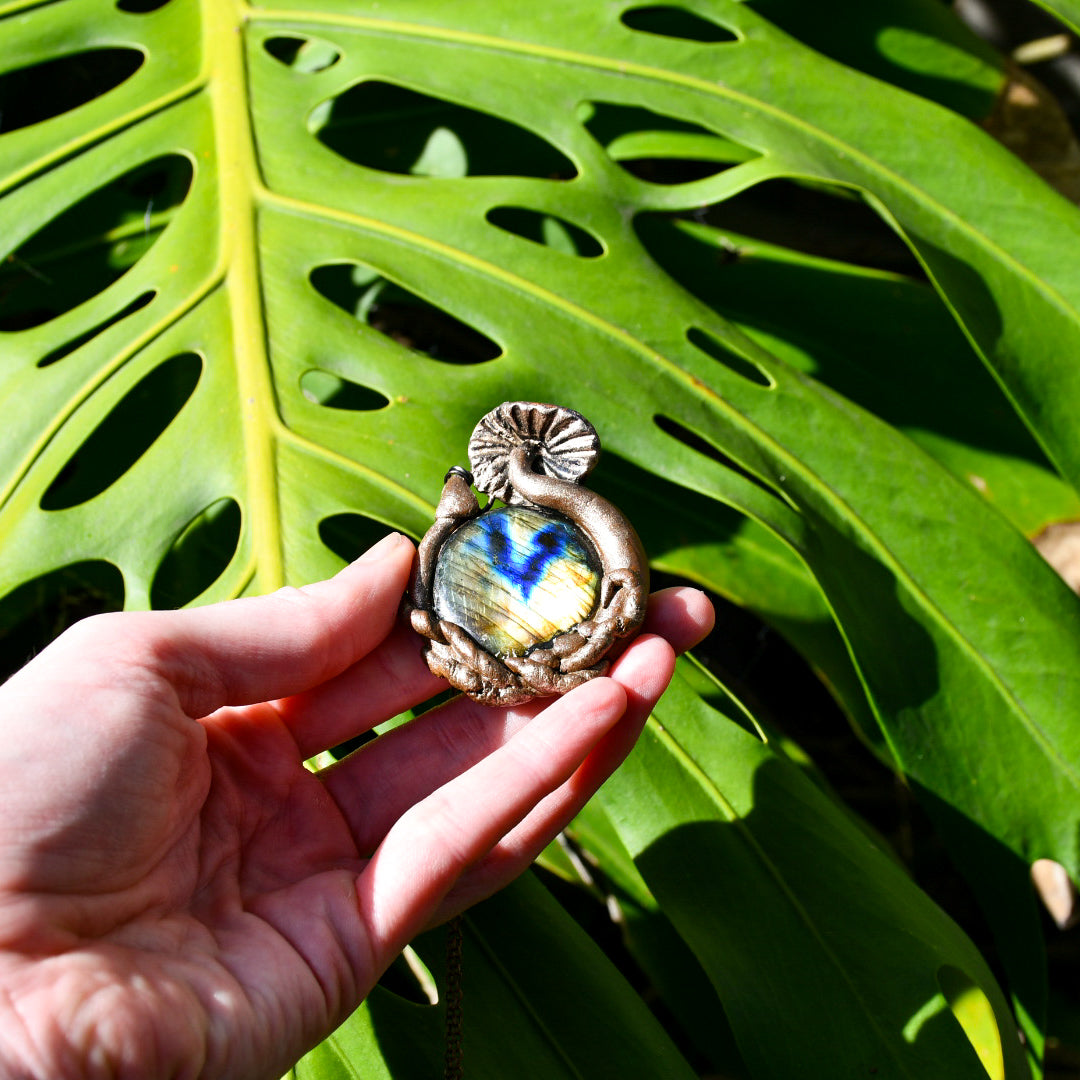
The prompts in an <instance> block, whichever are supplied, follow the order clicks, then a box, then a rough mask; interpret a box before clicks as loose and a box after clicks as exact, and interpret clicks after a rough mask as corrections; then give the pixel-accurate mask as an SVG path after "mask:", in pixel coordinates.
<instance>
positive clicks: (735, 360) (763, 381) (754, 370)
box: [686, 326, 776, 390]
mask: <svg viewBox="0 0 1080 1080" xmlns="http://www.w3.org/2000/svg"><path fill="white" fill-rule="evenodd" d="M686 340H687V341H689V342H690V344H691V345H693V346H694V347H695V348H697V349H700V350H701V351H702V352H703V353H705V354H706V355H707V356H711V357H712V358H713V359H714V360H718V361H719V362H720V363H721V364H723V365H724V366H725V367H726V368H728V369H729V370H731V371H733V372H735V374H736V375H741V376H742V377H743V378H744V379H747V380H748V381H749V382H752V383H754V384H755V385H757V386H764V387H766V388H767V389H769V390H772V389H773V388H774V387H775V386H776V383H775V382H773V380H772V379H771V378H770V377H769V375H768V373H767V372H765V371H763V370H762V369H761V368H759V367H758V366H757V364H755V363H754V362H753V361H752V360H747V359H746V357H745V356H740V355H739V354H738V353H737V352H735V351H734V349H729V348H728V347H727V346H726V345H725V344H724V343H723V342H721V341H719V340H718V339H717V338H715V337H713V335H712V334H709V333H707V332H706V331H704V330H700V329H698V327H696V326H692V327H690V329H689V330H687V331H686Z"/></svg>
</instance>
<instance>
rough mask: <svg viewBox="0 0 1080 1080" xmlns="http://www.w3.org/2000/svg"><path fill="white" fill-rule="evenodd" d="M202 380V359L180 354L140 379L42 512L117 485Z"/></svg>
mask: <svg viewBox="0 0 1080 1080" xmlns="http://www.w3.org/2000/svg"><path fill="white" fill-rule="evenodd" d="M201 374H202V358H201V357H200V356H198V355H197V354H196V353H181V354H180V355H178V356H174V357H172V358H171V359H169V360H166V361H165V362H164V363H162V364H159V365H158V366H157V367H156V368H154V370H153V371H151V372H150V373H149V374H148V375H145V376H144V377H143V378H142V379H140V380H139V382H137V383H136V384H135V386H133V387H132V388H131V389H130V390H129V391H128V392H127V393H126V394H125V395H124V397H123V398H122V399H121V400H120V401H119V402H118V403H117V404H116V405H115V406H113V408H112V410H111V411H110V412H109V414H108V415H107V416H106V417H105V419H104V420H102V421H101V423H100V424H99V425H98V426H97V427H96V428H95V429H94V431H93V432H92V433H91V434H90V435H89V436H88V437H87V439H86V440H85V441H84V442H83V444H82V445H81V446H80V447H79V449H78V450H76V451H75V453H74V454H73V455H72V457H71V459H70V460H69V461H68V463H67V464H66V465H65V466H64V467H63V468H62V469H61V470H60V472H59V473H58V474H57V476H56V479H55V480H53V482H52V483H51V484H50V485H49V487H48V489H47V490H46V492H45V494H44V495H42V497H41V509H42V510H67V509H69V508H70V507H72V506H78V505H79V504H80V503H84V502H86V501H88V500H89V499H92V498H94V497H95V496H97V495H100V494H101V493H102V492H103V491H105V489H106V488H108V487H111V486H112V485H113V484H114V483H116V481H117V480H119V479H120V477H121V476H123V475H124V473H126V472H127V471H128V469H130V468H131V467H132V465H134V464H135V462H136V461H138V460H139V458H140V457H142V455H143V454H144V453H145V452H146V451H147V450H148V449H149V448H150V447H151V446H152V445H153V443H154V442H155V440H156V439H157V438H158V436H159V435H161V433H162V432H163V431H164V430H165V429H166V428H167V427H168V426H169V424H170V423H172V421H173V419H174V418H175V417H176V415H177V413H179V412H180V410H181V409H182V408H183V406H184V404H185V402H187V400H188V398H190V397H191V395H192V394H193V393H194V391H195V387H196V385H197V384H198V381H199V376H200V375H201Z"/></svg>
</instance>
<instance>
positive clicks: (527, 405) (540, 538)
mask: <svg viewBox="0 0 1080 1080" xmlns="http://www.w3.org/2000/svg"><path fill="white" fill-rule="evenodd" d="M599 450H600V443H599V439H598V438H597V436H596V432H595V431H594V430H593V427H592V425H591V424H589V422H588V421H587V420H585V419H584V417H582V416H581V415H579V414H578V413H576V412H573V411H572V410H570V409H564V408H559V407H557V406H554V405H540V404H537V403H534V402H521V401H519V402H507V403H505V404H503V405H500V406H499V407H498V408H497V409H493V410H492V411H491V412H490V413H488V414H487V416H485V417H484V418H483V419H482V420H481V421H480V423H479V424H478V425H477V426H476V430H475V431H474V432H473V436H472V439H471V440H470V442H469V462H470V464H471V466H472V469H473V473H469V472H467V471H466V470H464V469H461V468H458V467H455V468H453V469H451V470H450V472H449V473H447V476H446V481H445V484H444V487H443V494H442V498H441V499H440V500H439V506H438V509H437V510H436V514H435V524H434V526H433V527H432V528H431V529H430V530H429V532H428V533H427V535H426V536H425V537H424V539H423V541H422V542H421V544H420V552H419V557H418V560H417V566H416V569H415V571H414V575H413V582H412V586H411V588H410V595H409V598H408V600H407V603H406V607H407V609H408V611H409V616H410V621H411V622H412V625H413V627H414V629H416V630H417V632H418V633H420V634H421V635H423V637H424V638H425V639H426V640H425V656H426V658H427V662H428V666H429V667H430V668H431V670H432V671H434V672H435V673H436V674H438V675H442V676H444V677H445V678H447V679H448V680H449V681H450V682H451V683H452V684H453V685H454V686H456V687H457V688H458V689H460V690H463V691H465V693H467V694H469V695H470V696H471V697H473V698H475V699H476V700H478V701H482V702H485V703H487V704H499V705H509V704H514V703H518V702H522V701H528V700H529V699H531V698H534V697H540V696H544V695H550V694H560V693H564V692H565V691H567V690H570V689H572V688H573V687H574V686H577V685H579V684H580V683H583V682H585V681H587V680H588V679H591V678H594V677H595V676H597V675H601V674H604V673H605V672H606V671H607V668H608V661H607V660H606V659H605V657H606V654H607V653H608V652H609V651H610V649H611V648H612V646H613V645H614V643H615V641H616V639H617V638H620V637H625V636H627V635H629V634H630V633H632V632H633V631H635V630H636V629H637V628H638V627H639V626H640V624H641V620H642V619H643V618H644V614H645V598H646V594H647V592H648V568H647V564H646V562H645V556H644V553H643V552H642V549H641V543H640V541H639V540H638V538H637V535H636V534H635V532H634V530H633V528H632V527H631V526H630V523H629V522H628V521H627V520H626V518H625V517H623V515H622V514H621V513H620V512H619V511H618V510H616V509H615V507H614V506H612V505H611V503H609V502H608V501H607V500H606V499H603V498H601V497H600V496H599V495H597V494H596V493H595V492H592V491H589V490H588V489H587V488H583V487H582V486H581V485H580V484H579V483H578V481H579V479H580V478H581V477H583V476H585V475H586V474H587V473H588V472H589V470H590V469H591V468H592V467H593V465H594V464H595V462H596V459H597V456H598V455H599ZM474 475H475V484H476V487H477V489H478V490H480V491H482V492H485V493H486V494H488V495H490V496H491V499H490V500H489V503H488V505H487V507H485V508H484V509H481V508H480V505H479V503H478V501H477V499H476V497H475V495H473V493H472V491H471V490H470V485H471V484H472V483H473V477H474ZM496 500H502V501H503V502H504V503H505V504H506V505H501V506H500V505H495V502H496Z"/></svg>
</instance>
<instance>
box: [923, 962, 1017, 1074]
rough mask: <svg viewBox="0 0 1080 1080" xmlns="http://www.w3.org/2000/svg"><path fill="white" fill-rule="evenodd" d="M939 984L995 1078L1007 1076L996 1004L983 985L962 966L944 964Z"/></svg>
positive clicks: (979, 1055)
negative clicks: (991, 1001) (961, 968)
mask: <svg viewBox="0 0 1080 1080" xmlns="http://www.w3.org/2000/svg"><path fill="white" fill-rule="evenodd" d="M937 981H938V986H940V987H941V992H942V993H943V994H944V995H945V1001H946V1002H947V1003H948V1006H949V1011H950V1012H951V1013H952V1014H953V1016H954V1017H955V1019H956V1022H957V1023H958V1024H959V1025H960V1027H961V1029H962V1030H963V1032H964V1034H965V1035H966V1036H967V1039H968V1042H970V1043H971V1046H972V1049H974V1051H975V1053H976V1054H977V1055H978V1057H979V1061H980V1062H981V1063H982V1067H983V1068H984V1069H985V1070H986V1074H987V1076H988V1077H990V1078H991V1080H1005V1054H1004V1051H1003V1050H1002V1046H1001V1031H1000V1030H999V1028H998V1023H997V1017H996V1016H995V1015H994V1008H993V1006H992V1005H991V1004H990V1000H989V998H987V996H986V994H985V993H984V991H983V989H982V987H980V986H979V985H978V984H977V983H976V982H975V981H974V980H972V979H971V978H970V977H969V976H968V975H967V974H965V973H964V972H963V971H961V970H960V969H959V968H956V967H953V966H952V965H951V964H943V965H942V966H941V967H940V968H938V972H937Z"/></svg>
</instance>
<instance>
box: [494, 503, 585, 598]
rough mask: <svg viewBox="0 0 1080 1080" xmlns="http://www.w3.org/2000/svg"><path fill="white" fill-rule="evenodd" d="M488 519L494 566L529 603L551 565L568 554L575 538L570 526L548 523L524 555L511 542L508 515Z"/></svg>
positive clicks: (554, 522)
mask: <svg viewBox="0 0 1080 1080" xmlns="http://www.w3.org/2000/svg"><path fill="white" fill-rule="evenodd" d="M489 518H490V522H489V526H490V527H489V529H488V532H487V545H488V552H489V554H490V555H491V561H492V566H493V567H494V569H495V571H496V572H497V573H498V574H500V575H501V576H502V578H503V580H504V581H506V582H507V583H508V584H509V585H512V586H513V587H514V589H516V590H517V592H518V595H519V596H520V597H521V599H522V600H524V601H525V603H526V604H527V603H528V602H529V597H530V595H531V594H532V591H533V589H535V588H536V586H537V585H538V584H539V583H540V582H541V581H542V580H543V577H544V572H545V571H546V570H547V568H548V566H550V565H551V563H552V561H553V560H555V559H557V558H559V556H560V555H562V554H564V553H565V551H566V547H567V544H568V543H570V542H572V541H573V540H574V539H575V537H573V535H572V534H571V532H570V526H569V525H566V524H565V523H563V522H556V521H549V522H548V524H547V525H545V526H544V527H543V528H542V529H541V530H540V531H539V532H538V533H536V534H535V535H534V536H533V538H532V546H531V547H530V548H529V550H528V551H527V552H524V553H523V552H521V551H520V550H519V549H518V548H517V547H515V546H514V542H513V541H512V540H511V539H510V536H509V534H508V529H509V521H508V520H507V518H506V517H505V515H499V516H496V515H494V514H491V515H489ZM523 554H524V558H522V555H523Z"/></svg>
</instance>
